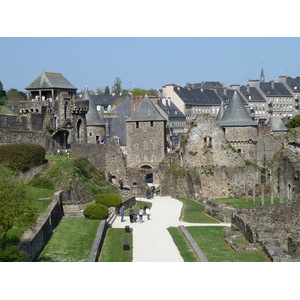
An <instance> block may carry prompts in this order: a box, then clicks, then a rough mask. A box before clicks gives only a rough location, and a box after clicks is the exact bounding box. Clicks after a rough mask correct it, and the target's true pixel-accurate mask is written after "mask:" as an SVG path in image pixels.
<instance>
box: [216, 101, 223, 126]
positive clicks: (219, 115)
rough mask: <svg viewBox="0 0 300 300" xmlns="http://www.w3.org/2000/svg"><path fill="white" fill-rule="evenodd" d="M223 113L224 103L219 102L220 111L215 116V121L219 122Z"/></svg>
mask: <svg viewBox="0 0 300 300" xmlns="http://www.w3.org/2000/svg"><path fill="white" fill-rule="evenodd" d="M224 112H225V108H224V102H223V101H222V102H221V105H220V110H219V112H218V116H217V120H218V121H220V120H221V119H222V118H223V116H224Z"/></svg>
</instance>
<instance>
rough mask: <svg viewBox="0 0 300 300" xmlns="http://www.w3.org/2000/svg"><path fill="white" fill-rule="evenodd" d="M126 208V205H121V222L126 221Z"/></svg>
mask: <svg viewBox="0 0 300 300" xmlns="http://www.w3.org/2000/svg"><path fill="white" fill-rule="evenodd" d="M124 210H125V207H124V205H122V206H121V208H120V214H121V222H124V221H125V220H124Z"/></svg>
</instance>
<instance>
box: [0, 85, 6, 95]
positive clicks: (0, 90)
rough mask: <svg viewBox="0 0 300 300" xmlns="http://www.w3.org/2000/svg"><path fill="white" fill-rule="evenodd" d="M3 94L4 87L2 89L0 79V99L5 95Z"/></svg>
mask: <svg viewBox="0 0 300 300" xmlns="http://www.w3.org/2000/svg"><path fill="white" fill-rule="evenodd" d="M5 96H6V93H5V91H4V89H3V84H2V82H1V81H0V99H1V98H3V97H5Z"/></svg>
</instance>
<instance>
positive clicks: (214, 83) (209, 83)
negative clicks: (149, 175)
mask: <svg viewBox="0 0 300 300" xmlns="http://www.w3.org/2000/svg"><path fill="white" fill-rule="evenodd" d="M186 87H191V88H193V89H196V88H200V87H201V88H204V89H210V88H211V87H218V88H222V87H223V85H222V84H221V83H220V82H219V81H202V82H200V83H187V84H186Z"/></svg>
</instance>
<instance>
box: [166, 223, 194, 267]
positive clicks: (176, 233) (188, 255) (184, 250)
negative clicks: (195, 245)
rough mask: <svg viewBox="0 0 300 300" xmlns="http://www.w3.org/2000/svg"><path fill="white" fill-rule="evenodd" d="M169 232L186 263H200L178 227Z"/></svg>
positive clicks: (169, 229)
mask: <svg viewBox="0 0 300 300" xmlns="http://www.w3.org/2000/svg"><path fill="white" fill-rule="evenodd" d="M168 231H169V233H170V235H171V236H172V239H173V241H174V243H175V245H176V246H177V249H178V251H179V252H180V255H181V257H182V258H183V260H184V261H185V262H199V260H198V258H197V256H196V255H195V252H194V251H193V249H192V248H191V246H190V244H189V243H188V241H187V240H186V239H185V237H184V236H183V234H182V232H181V231H180V230H179V228H177V227H169V228H168Z"/></svg>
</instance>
